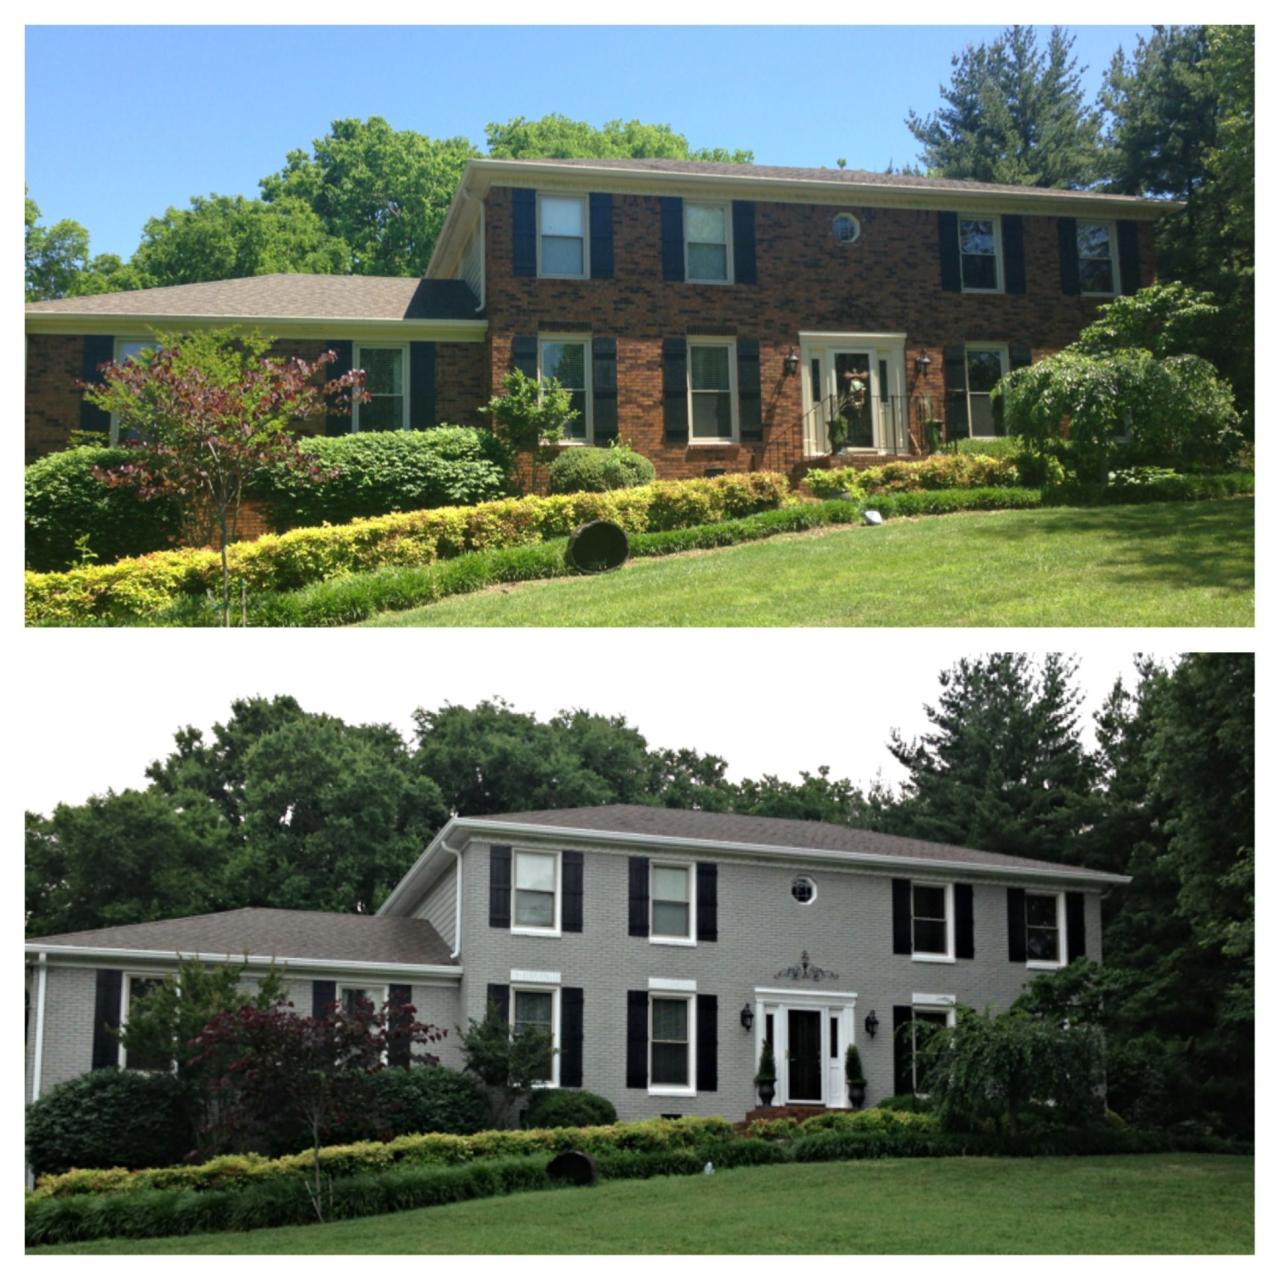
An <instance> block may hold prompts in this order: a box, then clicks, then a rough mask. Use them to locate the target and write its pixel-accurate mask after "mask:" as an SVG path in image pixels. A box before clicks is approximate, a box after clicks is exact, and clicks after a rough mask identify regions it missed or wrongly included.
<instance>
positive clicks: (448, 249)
mask: <svg viewBox="0 0 1280 1280" xmlns="http://www.w3.org/2000/svg"><path fill="white" fill-rule="evenodd" d="M475 163H476V162H475V161H474V160H470V161H468V162H467V167H466V168H465V169H464V170H463V171H462V177H461V178H460V179H459V180H458V185H457V187H456V188H455V189H454V193H453V197H452V199H451V200H450V201H449V207H448V209H446V210H445V215H444V222H443V223H441V226H440V234H439V235H438V236H437V237H436V243H435V247H434V248H433V249H432V250H431V257H430V259H429V260H428V262H427V269H426V271H425V272H423V276H424V278H425V279H427V280H452V279H456V277H455V276H453V275H451V274H450V272H453V271H457V269H458V263H459V262H460V261H461V258H462V250H463V247H464V246H465V244H466V242H467V234H468V233H469V232H470V230H471V225H472V224H473V223H475V222H477V221H479V219H480V217H481V216H482V213H483V209H484V201H483V198H482V197H483V194H484V192H483V191H481V192H479V193H477V192H476V191H475V189H474V188H473V186H472V185H471V175H472V172H473V166H474V165H475ZM484 189H485V190H486V191H487V190H488V185H487V184H486V186H485V188H484ZM464 196H471V197H472V202H471V203H472V204H473V205H474V207H475V210H476V212H475V213H471V212H470V210H469V209H468V202H467V200H466V199H464ZM469 214H470V216H468V215H469Z"/></svg>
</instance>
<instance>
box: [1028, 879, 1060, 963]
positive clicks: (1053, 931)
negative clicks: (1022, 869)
mask: <svg viewBox="0 0 1280 1280" xmlns="http://www.w3.org/2000/svg"><path fill="white" fill-rule="evenodd" d="M1026 904H1027V907H1026V910H1027V968H1028V969H1060V968H1061V967H1062V966H1063V965H1064V964H1065V963H1066V953H1067V900H1066V895H1065V894H1063V893H1032V892H1031V891H1030V890H1028V891H1027V895H1026Z"/></svg>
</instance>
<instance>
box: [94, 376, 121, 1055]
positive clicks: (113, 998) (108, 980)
mask: <svg viewBox="0 0 1280 1280" xmlns="http://www.w3.org/2000/svg"><path fill="white" fill-rule="evenodd" d="M110 358H111V357H110V356H108V357H107V359H110ZM123 980H124V974H122V973H121V972H120V970H119V969H99V970H98V974H97V985H96V987H95V989H94V994H93V1057H92V1058H91V1059H90V1061H91V1062H92V1064H93V1070H94V1071H97V1070H99V1069H100V1068H102V1067H114V1066H118V1065H119V1062H120V1041H119V1040H117V1039H116V1032H117V1031H118V1030H119V1029H120V988H121V984H122V982H123Z"/></svg>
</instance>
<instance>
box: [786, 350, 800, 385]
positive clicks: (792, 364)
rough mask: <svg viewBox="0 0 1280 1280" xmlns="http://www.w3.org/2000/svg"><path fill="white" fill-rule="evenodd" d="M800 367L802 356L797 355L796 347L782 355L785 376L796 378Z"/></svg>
mask: <svg viewBox="0 0 1280 1280" xmlns="http://www.w3.org/2000/svg"><path fill="white" fill-rule="evenodd" d="M799 368H800V357H799V356H798V355H796V352H795V348H794V347H792V349H791V350H790V351H788V352H787V354H786V355H785V356H783V357H782V372H783V375H784V376H785V377H788V378H794V377H795V376H796V371H797V370H798V369H799Z"/></svg>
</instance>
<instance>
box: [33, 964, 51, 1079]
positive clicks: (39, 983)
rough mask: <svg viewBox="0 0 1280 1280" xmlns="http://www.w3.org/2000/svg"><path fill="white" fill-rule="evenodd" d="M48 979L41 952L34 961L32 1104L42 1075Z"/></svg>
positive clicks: (47, 969)
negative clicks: (34, 1022) (34, 1012)
mask: <svg viewBox="0 0 1280 1280" xmlns="http://www.w3.org/2000/svg"><path fill="white" fill-rule="evenodd" d="M48 977H49V965H48V957H47V955H46V953H45V952H43V951H42V952H40V956H39V958H38V959H37V960H36V1044H35V1051H34V1054H33V1058H32V1064H31V1101H32V1102H35V1101H36V1100H37V1099H38V1098H39V1097H40V1080H41V1077H42V1076H43V1075H44V1006H45V989H46V983H47V981H48Z"/></svg>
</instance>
